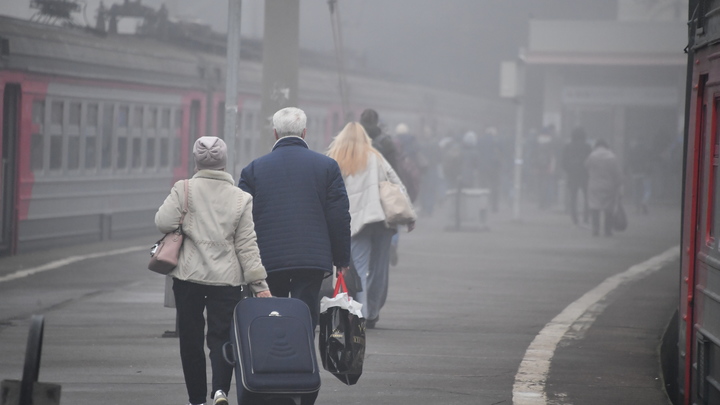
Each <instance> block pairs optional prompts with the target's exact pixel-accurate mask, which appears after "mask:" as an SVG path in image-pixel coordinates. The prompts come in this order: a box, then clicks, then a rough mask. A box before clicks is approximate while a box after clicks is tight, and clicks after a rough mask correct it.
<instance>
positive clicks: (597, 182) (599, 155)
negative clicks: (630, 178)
mask: <svg viewBox="0 0 720 405" xmlns="http://www.w3.org/2000/svg"><path fill="white" fill-rule="evenodd" d="M585 167H587V170H588V206H589V207H590V215H591V217H592V234H593V236H598V235H599V234H600V212H602V213H603V216H604V218H603V219H604V224H603V231H604V233H605V236H611V235H612V215H613V210H614V208H615V205H616V204H617V202H618V198H619V197H620V186H621V183H622V178H621V174H620V163H619V162H618V159H617V157H616V156H615V154H614V153H613V152H612V151H611V150H610V147H609V146H608V144H607V143H606V142H605V141H604V140H602V139H601V140H599V141H597V142H596V143H595V147H594V148H593V151H592V152H591V153H590V156H588V158H587V160H586V161H585Z"/></svg>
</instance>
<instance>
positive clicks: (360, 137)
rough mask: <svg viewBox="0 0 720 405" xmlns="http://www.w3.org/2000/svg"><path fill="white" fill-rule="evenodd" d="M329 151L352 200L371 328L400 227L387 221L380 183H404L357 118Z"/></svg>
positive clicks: (355, 249) (362, 298)
mask: <svg viewBox="0 0 720 405" xmlns="http://www.w3.org/2000/svg"><path fill="white" fill-rule="evenodd" d="M327 155H328V156H330V157H331V158H333V159H335V160H336V161H337V162H338V165H339V166H340V171H341V172H342V176H343V181H344V182H345V188H346V189H347V194H348V198H349V200H350V235H351V242H350V243H351V255H352V259H353V263H354V265H355V270H356V271H357V273H358V276H359V277H360V280H361V281H362V288H363V291H362V292H360V293H358V294H357V297H355V298H356V299H357V300H358V301H359V302H361V303H362V304H363V315H364V316H365V318H366V319H367V327H368V328H370V329H372V328H374V327H375V325H376V324H377V322H378V320H379V319H380V309H381V308H382V307H383V305H384V304H385V299H386V298H387V293H388V281H389V278H388V268H389V266H390V242H391V239H392V237H393V235H394V234H395V233H396V232H397V229H396V228H394V227H388V226H387V224H386V223H385V213H384V212H383V209H382V205H380V191H379V184H380V181H383V180H385V179H387V180H389V181H391V182H392V183H395V184H399V185H402V182H401V181H400V178H399V177H398V175H397V174H396V173H395V171H394V170H393V168H392V167H391V166H390V164H389V163H388V162H387V161H386V160H385V159H384V158H383V156H382V154H380V152H378V151H377V149H375V148H373V147H372V140H371V139H370V137H369V136H368V134H367V133H366V132H365V129H364V128H363V126H362V125H361V124H359V123H357V122H351V123H349V124H347V125H346V126H345V128H343V130H342V131H340V133H339V134H338V135H337V136H336V137H335V139H334V140H333V141H332V143H331V144H330V146H329V148H328V152H327ZM404 189H405V187H404V186H403V190H404ZM414 228H415V223H411V224H409V225H408V232H409V231H412V230H413V229H414Z"/></svg>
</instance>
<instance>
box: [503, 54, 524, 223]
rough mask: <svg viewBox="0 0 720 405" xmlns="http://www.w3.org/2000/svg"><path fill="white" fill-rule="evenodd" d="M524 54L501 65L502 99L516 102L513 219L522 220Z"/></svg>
mask: <svg viewBox="0 0 720 405" xmlns="http://www.w3.org/2000/svg"><path fill="white" fill-rule="evenodd" d="M523 59H524V58H523V54H522V52H521V53H520V55H519V57H518V60H517V61H508V62H502V63H501V65H500V97H504V98H508V99H510V100H512V101H514V102H515V105H516V109H515V158H514V165H513V166H514V172H513V191H514V192H513V218H514V219H516V220H517V219H520V197H521V193H522V167H523V119H524V117H523V114H524V104H523V96H524V94H523V93H524V88H525V67H524V61H523Z"/></svg>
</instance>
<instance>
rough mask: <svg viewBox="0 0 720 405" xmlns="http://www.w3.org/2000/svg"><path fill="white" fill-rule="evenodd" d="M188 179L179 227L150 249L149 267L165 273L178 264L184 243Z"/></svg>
mask: <svg viewBox="0 0 720 405" xmlns="http://www.w3.org/2000/svg"><path fill="white" fill-rule="evenodd" d="M188 182H189V181H188V180H185V202H184V204H183V211H182V215H181V216H180V224H179V226H178V229H176V230H174V231H173V232H170V233H166V234H165V236H163V238H162V239H160V240H159V241H157V243H156V244H155V245H154V246H153V247H152V249H150V256H151V257H150V263H149V264H148V269H149V270H152V271H154V272H156V273H160V274H163V275H167V274H169V273H170V272H171V271H173V269H174V268H175V267H177V264H178V257H179V256H180V248H181V247H182V243H183V233H182V223H183V220H184V219H185V214H187V211H188V187H189V186H188Z"/></svg>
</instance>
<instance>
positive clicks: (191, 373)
mask: <svg viewBox="0 0 720 405" xmlns="http://www.w3.org/2000/svg"><path fill="white" fill-rule="evenodd" d="M193 155H194V157H195V166H196V173H195V175H194V176H193V177H192V179H190V180H189V184H188V198H187V201H188V212H187V214H186V215H185V218H184V220H183V223H182V232H183V234H184V235H185V237H184V240H183V246H182V249H181V250H180V257H179V260H178V265H177V267H176V268H175V269H174V270H173V271H172V272H171V273H170V276H171V277H172V278H173V291H174V293H175V302H176V306H177V317H178V319H177V328H178V337H179V338H180V359H181V360H182V367H183V373H184V375H185V386H186V388H187V392H188V397H189V399H188V400H189V403H190V404H193V405H195V404H204V403H205V400H206V397H207V375H206V366H205V350H204V347H203V345H204V335H205V321H206V319H205V317H204V316H203V312H204V311H207V345H208V348H209V349H210V364H211V366H212V392H213V393H214V395H213V398H214V401H213V403H214V404H215V405H227V403H228V401H227V393H228V391H229V390H230V384H231V380H232V373H233V367H232V366H230V365H229V364H227V362H226V361H225V359H224V358H223V353H222V346H223V344H224V343H225V342H226V341H227V340H228V336H230V323H231V320H232V314H233V309H234V308H235V305H236V304H237V303H238V301H240V299H241V297H242V292H243V285H247V286H249V288H250V290H252V292H253V293H254V294H255V296H257V297H270V296H271V295H270V291H269V288H268V285H267V283H266V281H265V278H266V277H267V274H266V272H265V267H264V266H263V264H262V261H261V259H260V251H259V249H258V245H257V240H256V236H255V224H254V222H253V217H252V208H253V202H252V197H251V196H250V195H249V194H248V193H246V192H244V191H242V190H240V189H239V188H237V187H236V186H235V181H234V180H233V178H232V176H231V175H230V174H229V173H227V172H225V165H226V163H227V146H226V145H225V142H223V140H222V139H220V138H217V137H214V136H203V137H201V138H199V139H198V140H197V141H196V142H195V145H194V146H193ZM184 182H185V181H184V180H180V181H178V182H176V183H175V185H174V186H173V188H172V190H171V191H170V195H169V196H168V197H167V198H166V199H165V202H163V204H162V206H160V208H159V209H158V212H157V214H155V225H156V226H157V228H158V230H159V231H160V232H162V233H168V232H172V231H174V230H176V229H177V228H178V227H179V223H180V217H181V215H182V211H183V206H184V202H185V185H184Z"/></svg>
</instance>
